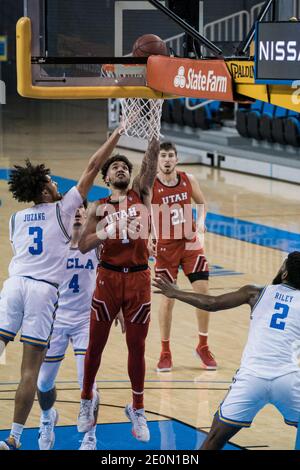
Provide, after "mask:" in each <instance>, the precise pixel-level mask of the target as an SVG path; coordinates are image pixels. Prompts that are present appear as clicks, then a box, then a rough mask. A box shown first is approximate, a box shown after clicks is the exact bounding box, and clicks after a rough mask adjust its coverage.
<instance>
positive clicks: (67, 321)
mask: <svg viewBox="0 0 300 470" xmlns="http://www.w3.org/2000/svg"><path fill="white" fill-rule="evenodd" d="M98 262H99V260H98V257H97V252H96V250H92V251H90V252H88V253H85V254H82V253H81V252H80V251H79V249H78V248H70V249H69V252H68V255H67V258H66V260H65V263H64V280H63V283H62V284H61V286H60V288H59V301H58V309H57V311H56V319H55V327H57V326H61V325H64V326H65V325H69V326H75V324H76V322H77V321H78V322H80V323H81V322H84V321H87V320H89V318H90V310H91V301H92V296H93V292H94V290H95V285H96V272H97V266H98Z"/></svg>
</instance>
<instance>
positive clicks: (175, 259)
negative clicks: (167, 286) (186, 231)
mask: <svg viewBox="0 0 300 470" xmlns="http://www.w3.org/2000/svg"><path fill="white" fill-rule="evenodd" d="M189 247H191V245H190V246H189V242H186V240H171V241H169V242H167V243H158V245H157V257H156V263H155V273H156V274H158V275H160V274H165V275H166V276H167V277H168V278H169V279H170V281H172V282H174V281H175V280H176V279H177V274H178V270H179V267H180V266H181V267H182V269H183V271H184V274H185V275H186V276H187V277H188V278H189V280H190V282H195V281H199V280H207V279H208V278H209V270H208V262H207V259H206V258H205V255H204V252H203V249H202V248H198V249H187V248H189Z"/></svg>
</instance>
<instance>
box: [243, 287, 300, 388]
mask: <svg viewBox="0 0 300 470" xmlns="http://www.w3.org/2000/svg"><path fill="white" fill-rule="evenodd" d="M299 340H300V290H296V289H294V288H292V287H289V286H288V285H286V284H279V285H270V286H266V287H265V288H264V289H263V291H262V293H261V295H260V298H259V299H258V301H257V303H256V305H255V306H254V308H253V309H252V313H251V324H250V330H249V336H248V341H247V344H246V347H245V349H244V352H243V357H242V362H241V367H242V368H244V369H247V370H249V371H251V373H253V374H254V375H255V376H257V377H261V378H266V379H274V378H276V377H280V376H281V375H285V374H288V373H290V372H295V371H299V367H298V364H297V363H296V360H295V359H294V358H293V345H296V344H297V342H299Z"/></svg>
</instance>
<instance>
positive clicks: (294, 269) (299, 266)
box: [286, 251, 300, 290]
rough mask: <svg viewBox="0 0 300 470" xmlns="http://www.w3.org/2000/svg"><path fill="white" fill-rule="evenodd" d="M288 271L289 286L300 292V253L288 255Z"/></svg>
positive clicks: (294, 252)
mask: <svg viewBox="0 0 300 470" xmlns="http://www.w3.org/2000/svg"><path fill="white" fill-rule="evenodd" d="M286 270H287V272H288V282H289V284H291V285H292V286H293V287H295V288H296V289H299V290H300V251H293V252H292V253H290V254H289V255H288V257H287V260H286Z"/></svg>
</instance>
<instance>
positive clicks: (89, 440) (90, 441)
mask: <svg viewBox="0 0 300 470" xmlns="http://www.w3.org/2000/svg"><path fill="white" fill-rule="evenodd" d="M79 450H97V439H96V436H89V435H87V434H86V435H85V436H84V438H83V441H82V443H81V446H80V447H79Z"/></svg>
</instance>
